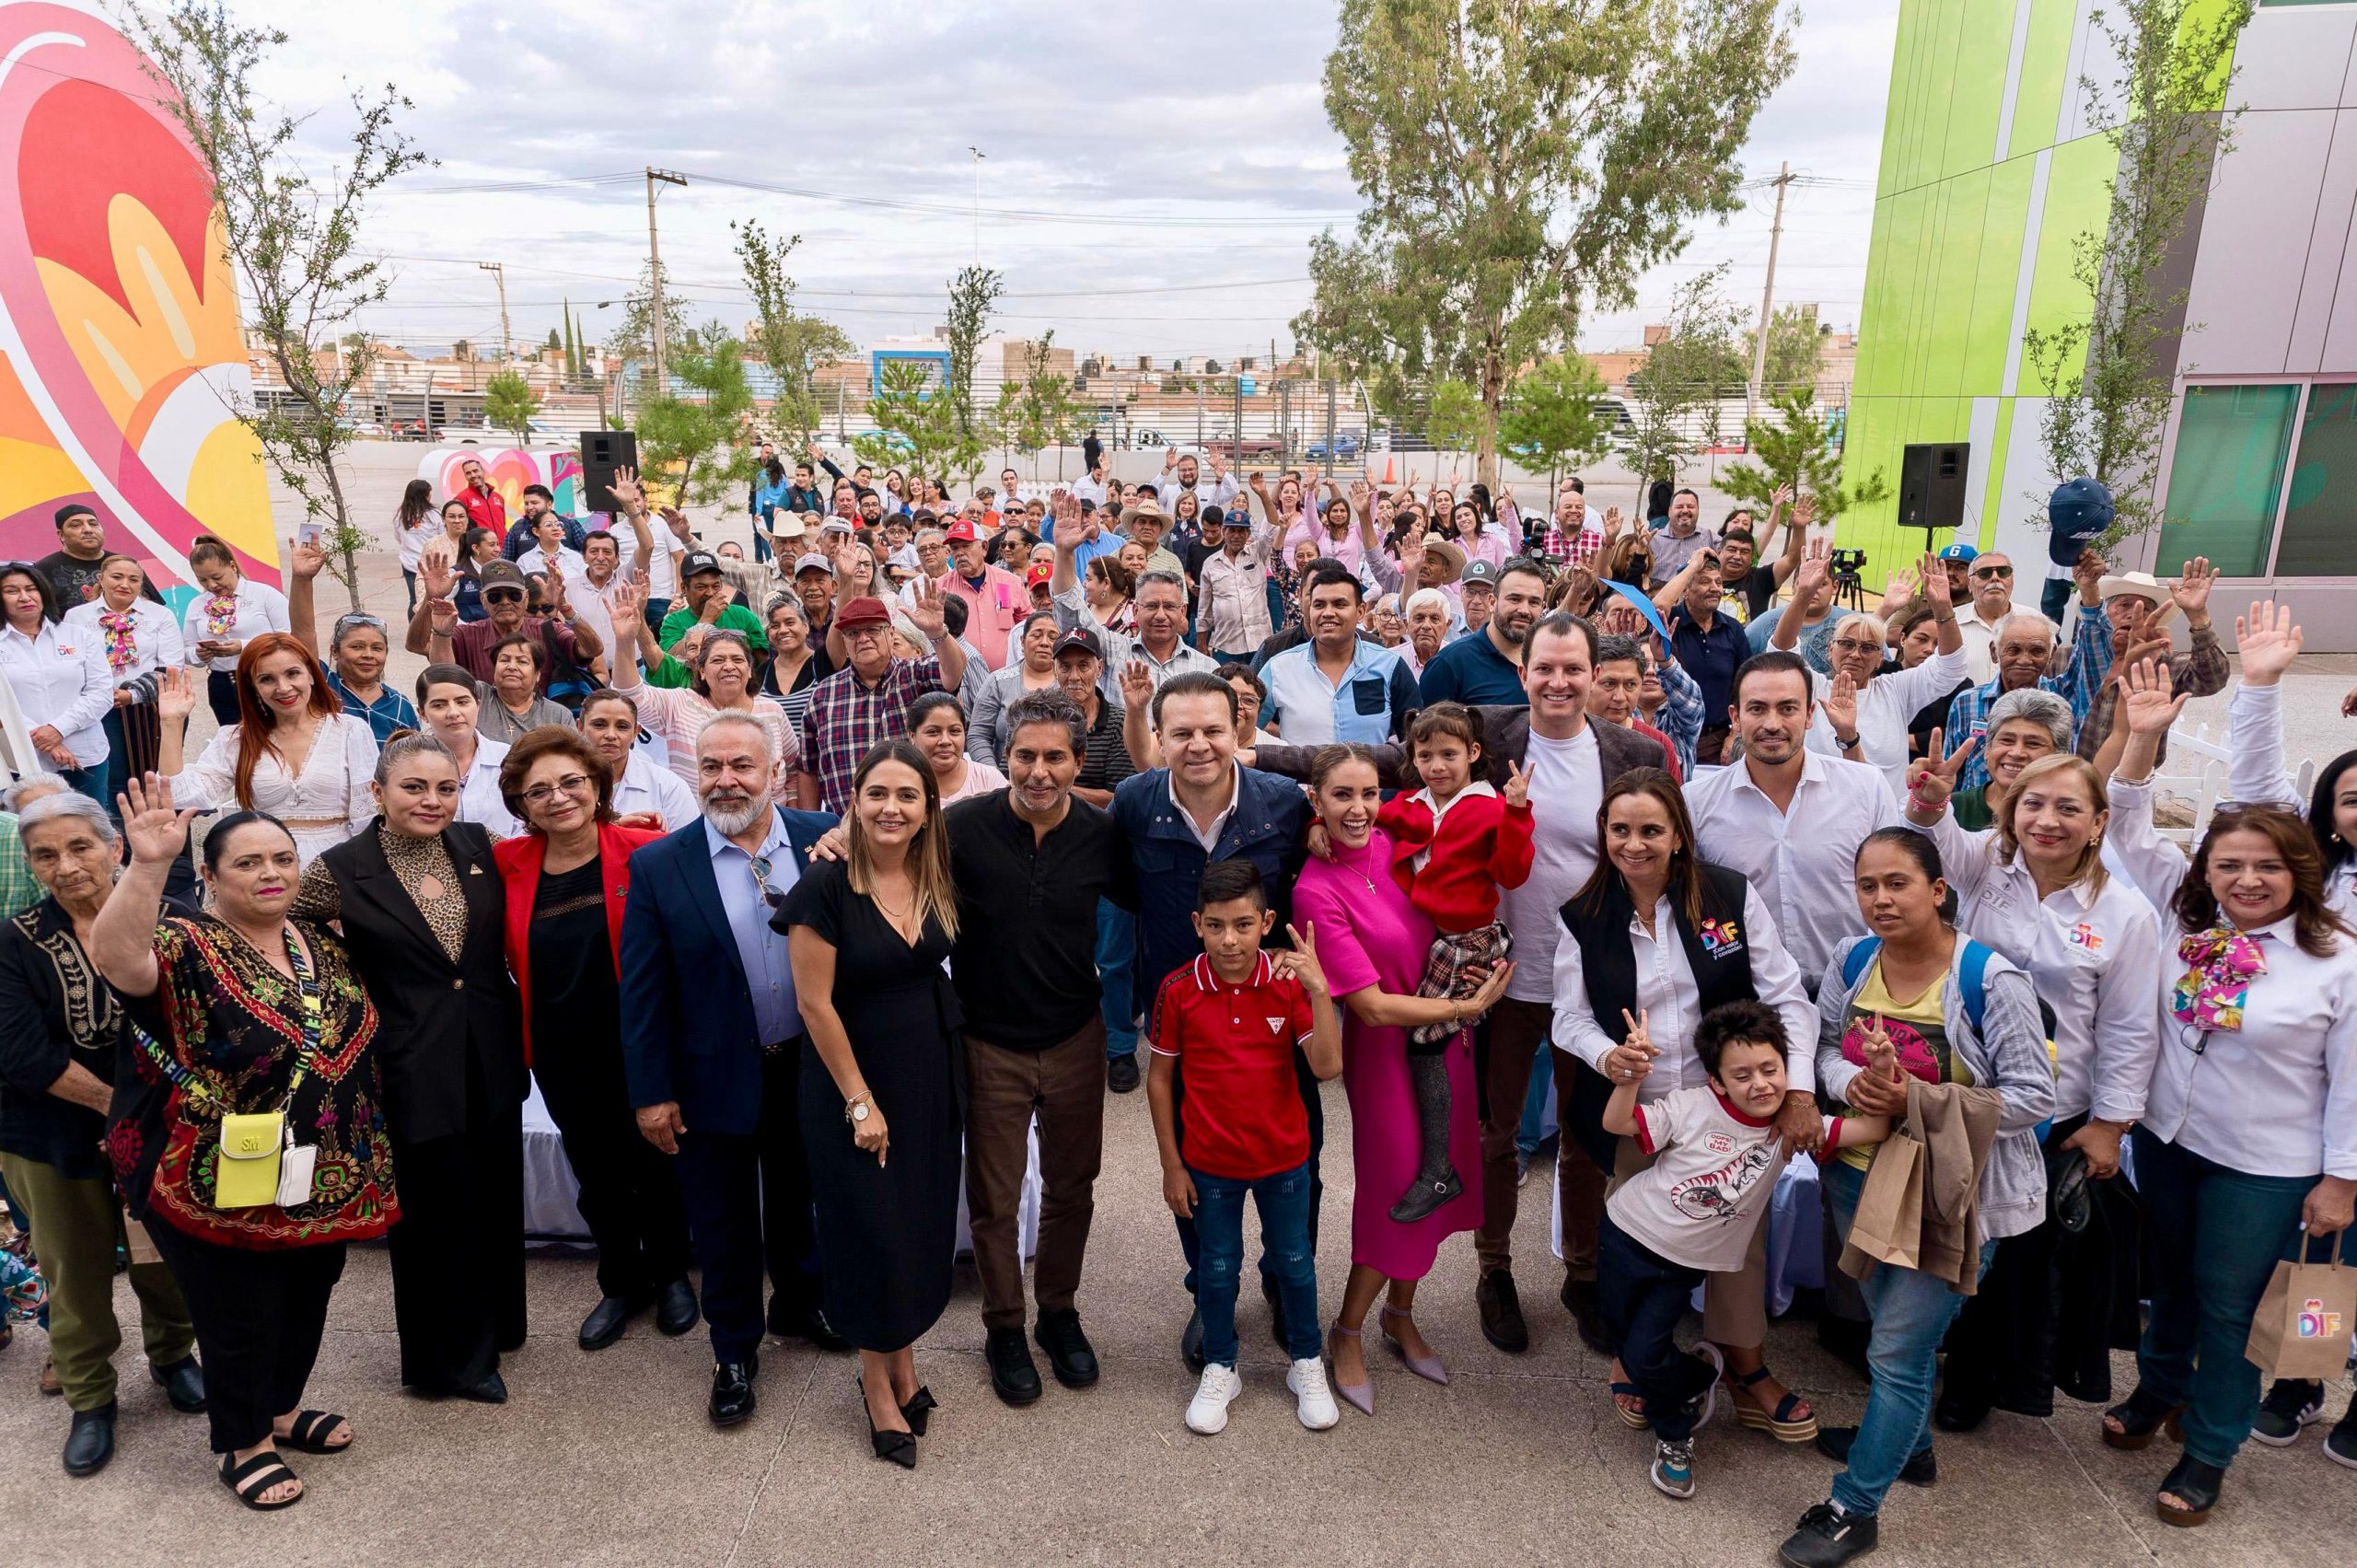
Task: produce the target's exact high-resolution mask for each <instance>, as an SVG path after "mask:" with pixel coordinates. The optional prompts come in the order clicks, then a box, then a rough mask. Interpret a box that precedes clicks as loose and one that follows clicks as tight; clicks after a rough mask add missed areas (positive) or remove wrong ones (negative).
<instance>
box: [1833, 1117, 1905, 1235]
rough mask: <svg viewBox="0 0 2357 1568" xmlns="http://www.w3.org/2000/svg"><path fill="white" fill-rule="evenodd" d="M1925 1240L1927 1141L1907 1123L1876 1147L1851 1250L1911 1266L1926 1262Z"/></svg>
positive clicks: (1852, 1227) (1861, 1195)
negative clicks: (1909, 1131) (1920, 1139)
mask: <svg viewBox="0 0 2357 1568" xmlns="http://www.w3.org/2000/svg"><path fill="white" fill-rule="evenodd" d="M1922 1245H1923V1145H1922V1144H1919V1143H1917V1142H1916V1141H1915V1140H1914V1139H1913V1138H1910V1137H1909V1136H1908V1135H1907V1132H1906V1131H1905V1129H1903V1128H1902V1129H1900V1130H1898V1131H1897V1132H1893V1133H1892V1134H1891V1135H1890V1136H1889V1137H1888V1138H1887V1139H1885V1140H1884V1141H1883V1142H1882V1143H1881V1144H1878V1145H1877V1146H1876V1147H1875V1158H1874V1164H1872V1165H1871V1166H1868V1167H1866V1184H1865V1187H1864V1189H1863V1190H1862V1191H1860V1192H1859V1194H1858V1214H1857V1218H1855V1219H1854V1220H1852V1222H1851V1224H1850V1242H1849V1249H1848V1250H1852V1251H1856V1252H1860V1253H1863V1254H1864V1255H1865V1256H1866V1257H1867V1258H1869V1259H1871V1260H1874V1261H1875V1262H1877V1263H1896V1264H1898V1266H1899V1267H1900V1268H1903V1269H1912V1268H1917V1267H1920V1266H1921V1261H1920V1260H1921V1258H1922ZM1843 1264H1844V1267H1845V1268H1846V1267H1847V1265H1848V1256H1847V1252H1846V1251H1845V1253H1844V1257H1843Z"/></svg>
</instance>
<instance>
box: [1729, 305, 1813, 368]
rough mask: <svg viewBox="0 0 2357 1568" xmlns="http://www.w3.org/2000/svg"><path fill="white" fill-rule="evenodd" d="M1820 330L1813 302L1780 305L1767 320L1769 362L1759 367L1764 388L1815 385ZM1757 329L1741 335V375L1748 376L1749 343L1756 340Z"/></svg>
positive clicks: (1750, 344)
mask: <svg viewBox="0 0 2357 1568" xmlns="http://www.w3.org/2000/svg"><path fill="white" fill-rule="evenodd" d="M1820 336H1821V330H1820V328H1819V326H1818V323H1817V307H1816V306H1814V305H1779V306H1778V307H1776V313H1775V315H1773V316H1771V317H1770V318H1769V320H1768V361H1767V364H1766V366H1764V367H1763V369H1762V379H1761V385H1762V386H1763V387H1814V386H1816V385H1817V359H1818V349H1819V343H1818V339H1819V337H1820ZM1758 341H1759V329H1758V328H1757V327H1751V328H1747V329H1746V330H1745V331H1744V334H1743V364H1744V372H1743V374H1744V378H1745V379H1747V380H1748V379H1749V378H1750V376H1751V368H1750V366H1751V353H1752V345H1753V344H1754V343H1757V342H1758Z"/></svg>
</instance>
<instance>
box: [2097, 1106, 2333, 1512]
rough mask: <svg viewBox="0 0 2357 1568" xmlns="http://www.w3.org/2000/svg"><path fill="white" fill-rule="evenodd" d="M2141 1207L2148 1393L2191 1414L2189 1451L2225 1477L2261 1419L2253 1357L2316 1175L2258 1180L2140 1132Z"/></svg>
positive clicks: (2142, 1350) (2143, 1376)
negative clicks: (2274, 1281)
mask: <svg viewBox="0 0 2357 1568" xmlns="http://www.w3.org/2000/svg"><path fill="white" fill-rule="evenodd" d="M2131 1136H2132V1137H2133V1138H2134V1140H2135V1145H2134V1146H2135V1151H2136V1197H2137V1203H2138V1206H2139V1207H2140V1208H2142V1211H2143V1213H2144V1214H2145V1215H2146V1218H2147V1223H2146V1225H2145V1226H2144V1235H2145V1238H2146V1246H2147V1248H2148V1251H2147V1253H2146V1256H2147V1257H2149V1258H2150V1259H2151V1260H2152V1268H2153V1272H2152V1277H2151V1278H2150V1279H2148V1280H2147V1281H2146V1283H2147V1285H2148V1286H2149V1287H2150V1288H2151V1291H2152V1300H2153V1312H2152V1316H2151V1317H2150V1318H2148V1319H2146V1321H2145V1325H2144V1342H2143V1343H2142V1344H2141V1345H2139V1346H2138V1347H2137V1349H2136V1377H2137V1384H2138V1386H2139V1387H2140V1388H2142V1389H2143V1390H2144V1391H2145V1392H2146V1393H2147V1394H2150V1395H2153V1396H2154V1397H2156V1398H2158V1399H2160V1400H2162V1401H2163V1402H2165V1403H2167V1404H2172V1405H2183V1406H2184V1407H2185V1416H2184V1424H2185V1451H2186V1453H2187V1455H2188V1456H2189V1457H2190V1458H2196V1459H2200V1461H2201V1462H2202V1463H2204V1464H2211V1465H2216V1466H2217V1467H2219V1468H2220V1469H2224V1468H2225V1467H2226V1466H2228V1465H2231V1464H2233V1463H2234V1462H2235V1452H2236V1451H2237V1450H2238V1449H2240V1448H2241V1447H2242V1446H2243V1440H2244V1439H2245V1438H2247V1437H2248V1436H2249V1435H2250V1423H2251V1422H2252V1421H2253V1420H2255V1419H2256V1418H2257V1417H2258V1400H2259V1388H2258V1368H2257V1367H2255V1366H2253V1365H2251V1364H2250V1362H2249V1360H2248V1359H2247V1358H2246V1357H2245V1356H2244V1354H2243V1346H2244V1345H2245V1343H2247V1342H2248V1340H2249V1339H2250V1320H2251V1318H2252V1316H2253V1315H2254V1314H2255V1313H2257V1312H2258V1298H2259V1297H2260V1296H2261V1295H2265V1294H2266V1293H2267V1282H2268V1280H2269V1278H2270V1276H2271V1275H2273V1273H2274V1272H2275V1262H2276V1260H2277V1259H2279V1258H2289V1257H2290V1256H2291V1255H2292V1245H2293V1238H2294V1237H2297V1236H2298V1235H2299V1230H2300V1206H2301V1204H2302V1203H2303V1202H2305V1199H2306V1198H2307V1195H2308V1190H2309V1189H2310V1188H2312V1187H2314V1186H2315V1185H2316V1178H2315V1177H2313V1176H2247V1175H2245V1174H2244V1173H2243V1172H2241V1171H2238V1170H2229V1169H2228V1168H2227V1167H2224V1166H2223V1165H2220V1164H2218V1163H2217V1162H2216V1161H2215V1160H2211V1159H2205V1158H2203V1157H2202V1156H2200V1155H2197V1154H2193V1153H2191V1152H2189V1151H2188V1150H2185V1149H2181V1148H2179V1147H2177V1145H2176V1144H2172V1143H2169V1142H2168V1141H2167V1140H2165V1139H2163V1138H2158V1137H2155V1136H2154V1135H2153V1134H2152V1133H2150V1132H2145V1131H2144V1130H2143V1129H2142V1128H2141V1127H2139V1128H2138V1129H2136V1131H2135V1132H2133V1133H2132V1134H2131Z"/></svg>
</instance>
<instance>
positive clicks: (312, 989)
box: [132, 924, 320, 1115]
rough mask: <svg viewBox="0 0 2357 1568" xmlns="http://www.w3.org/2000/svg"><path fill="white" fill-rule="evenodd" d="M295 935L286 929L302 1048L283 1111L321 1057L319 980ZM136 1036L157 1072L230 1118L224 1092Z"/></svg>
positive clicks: (149, 1039) (152, 1040)
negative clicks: (298, 1003) (297, 993)
mask: <svg viewBox="0 0 2357 1568" xmlns="http://www.w3.org/2000/svg"><path fill="white" fill-rule="evenodd" d="M294 931H295V927H294V926H293V925H292V924H289V925H288V926H287V927H286V935H285V936H284V941H285V943H286V961H287V963H288V965H289V966H290V967H291V968H292V969H293V970H295V985H296V990H297V991H298V992H299V993H300V996H301V1003H300V1008H301V1014H302V1025H301V1038H302V1044H301V1046H300V1047H299V1048H298V1049H297V1050H296V1053H295V1075H294V1076H293V1077H292V1078H290V1079H288V1080H287V1082H286V1103H285V1106H284V1108H282V1109H292V1108H293V1107H294V1104H295V1091H296V1089H298V1088H300V1087H302V1085H303V1074H304V1073H305V1071H306V1070H307V1069H308V1067H309V1065H310V1063H311V1062H312V1060H313V1059H314V1058H315V1057H317V1056H318V1055H319V1007H320V1005H319V980H318V977H317V976H316V975H314V974H313V973H312V971H311V961H310V959H309V958H308V957H307V956H306V955H305V953H304V951H303V948H302V947H300V946H299V945H298V944H297V943H296V941H295V938H294ZM132 1032H133V1033H134V1035H136V1036H137V1037H138V1040H139V1044H140V1047H141V1049H143V1050H145V1051H146V1053H147V1058H148V1060H149V1061H151V1062H153V1063H155V1064H156V1068H157V1071H158V1072H160V1073H162V1074H164V1076H165V1077H167V1078H168V1079H170V1080H171V1083H172V1086H173V1087H175V1088H177V1089H179V1090H180V1092H182V1093H183V1094H189V1095H193V1096H196V1097H197V1098H203V1099H209V1100H211V1101H212V1102H213V1103H214V1104H215V1106H216V1107H218V1108H219V1109H221V1111H222V1112H223V1113H224V1114H225V1115H226V1114H229V1102H228V1099H227V1098H226V1097H225V1096H224V1095H223V1094H222V1093H221V1091H220V1090H218V1089H216V1088H215V1087H214V1086H212V1085H211V1084H208V1083H206V1082H204V1081H203V1079H202V1078H200V1077H198V1076H197V1074H195V1073H193V1072H192V1071H191V1070H190V1069H189V1068H187V1067H185V1066H183V1065H181V1063H180V1062H179V1061H178V1060H177V1059H175V1058H174V1057H173V1056H172V1054H171V1053H170V1052H169V1051H166V1050H165V1049H164V1047H163V1042H162V1041H160V1040H157V1039H156V1037H155V1036H153V1035H151V1034H149V1033H148V1032H147V1031H146V1030H145V1029H143V1028H138V1027H137V1026H136V1025H134V1026H133V1029H132Z"/></svg>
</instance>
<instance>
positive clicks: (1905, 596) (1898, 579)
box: [1875, 555, 1931, 620]
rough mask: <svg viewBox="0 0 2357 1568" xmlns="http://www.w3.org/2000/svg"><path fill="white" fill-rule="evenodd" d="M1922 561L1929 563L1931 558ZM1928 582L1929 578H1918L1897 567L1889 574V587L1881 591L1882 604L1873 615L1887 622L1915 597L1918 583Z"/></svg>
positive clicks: (1902, 567)
mask: <svg viewBox="0 0 2357 1568" xmlns="http://www.w3.org/2000/svg"><path fill="white" fill-rule="evenodd" d="M1923 559H1924V560H1926V561H1929V560H1930V559H1931V557H1930V556H1928V555H1927V556H1925V557H1924V558H1923ZM1929 581H1931V578H1929V577H1928V576H1924V577H1919V576H1917V575H1916V574H1915V573H1914V572H1911V571H1910V570H1909V569H1908V568H1906V567H1904V566H1901V567H1899V568H1898V570H1897V571H1895V572H1893V573H1891V575H1890V586H1889V587H1887V588H1885V589H1884V590H1883V596H1882V604H1881V605H1880V607H1879V608H1877V609H1876V610H1875V614H1877V615H1879V616H1881V617H1883V618H1884V619H1885V620H1888V619H1889V618H1890V617H1892V616H1894V615H1896V614H1898V612H1899V611H1900V610H1904V609H1905V608H1906V607H1907V601H1908V600H1909V599H1910V598H1914V597H1915V585H1916V584H1917V583H1918V582H1929Z"/></svg>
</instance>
